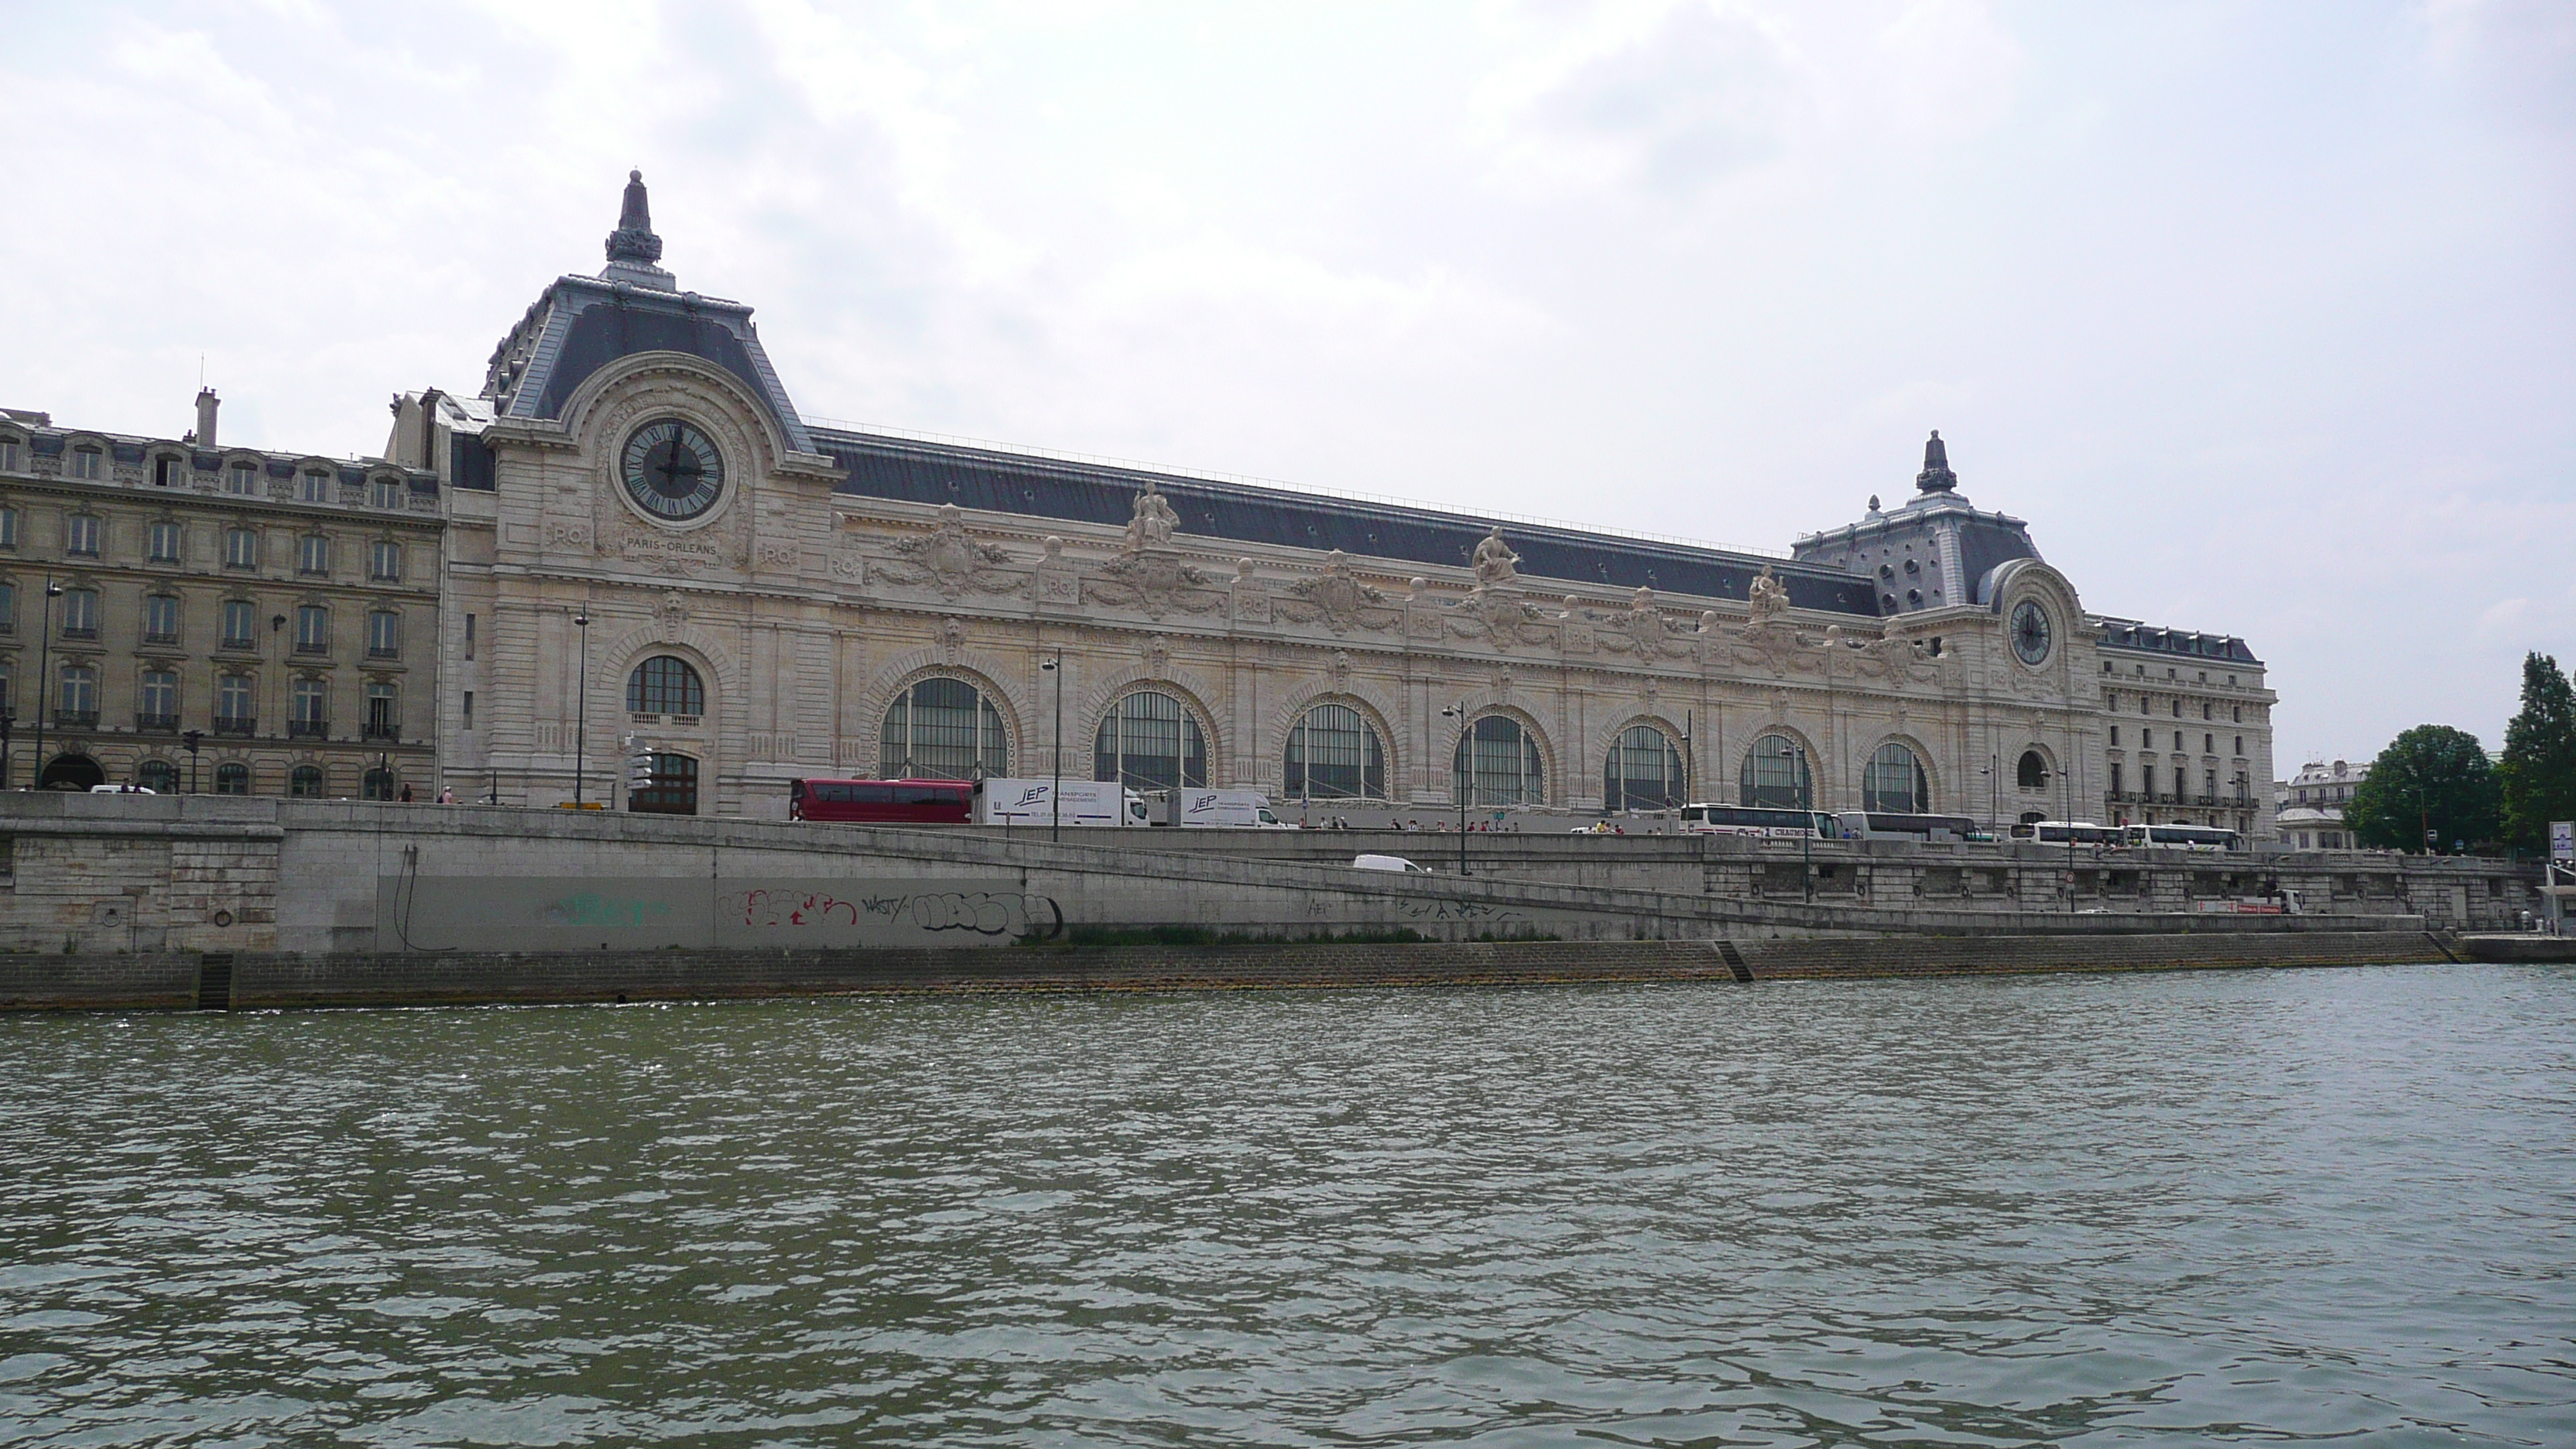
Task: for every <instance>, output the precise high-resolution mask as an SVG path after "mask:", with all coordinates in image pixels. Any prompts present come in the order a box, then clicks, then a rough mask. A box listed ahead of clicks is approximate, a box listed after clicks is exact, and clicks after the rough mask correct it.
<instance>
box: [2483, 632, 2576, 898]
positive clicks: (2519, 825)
mask: <svg viewBox="0 0 2576 1449" xmlns="http://www.w3.org/2000/svg"><path fill="white" fill-rule="evenodd" d="M2496 781H2497V783H2498V784H2499V785H2500V786H2501V787H2502V790H2503V796H2504V843H2505V844H2507V845H2516V846H2520V847H2522V848H2523V849H2525V850H2530V851H2543V850H2547V849H2548V848H2549V822H2550V821H2552V820H2576V688H2571V687H2570V685H2569V682H2568V678H2567V675H2566V674H2565V673H2564V672H2562V671H2561V670H2560V669H2559V667H2558V661H2557V660H2555V659H2552V658H2550V657H2549V656H2548V655H2546V654H2533V655H2531V656H2530V657H2529V658H2526V659H2524V660H2523V661H2522V712H2521V713H2520V714H2517V715H2515V716H2514V717H2513V723H2511V724H2509V725H2506V726H2505V727H2504V759H2503V761H2502V762H2501V763H2500V764H2498V765H2497V766H2496Z"/></svg>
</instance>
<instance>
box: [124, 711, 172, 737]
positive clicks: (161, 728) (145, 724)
mask: <svg viewBox="0 0 2576 1449" xmlns="http://www.w3.org/2000/svg"><path fill="white" fill-rule="evenodd" d="M134 727H135V728H136V729H138V730H141V731H142V732H143V733H145V734H147V735H175V734H177V733H178V732H179V717H178V716H177V715H175V714H146V713H144V712H143V711H141V710H137V711H135V713H134Z"/></svg>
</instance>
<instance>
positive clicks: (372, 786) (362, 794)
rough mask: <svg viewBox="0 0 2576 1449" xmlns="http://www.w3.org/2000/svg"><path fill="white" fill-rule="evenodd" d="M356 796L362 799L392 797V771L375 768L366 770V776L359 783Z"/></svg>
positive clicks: (388, 798)
mask: <svg viewBox="0 0 2576 1449" xmlns="http://www.w3.org/2000/svg"><path fill="white" fill-rule="evenodd" d="M358 797H359V798H360V799H362V800H390V799H392V798H394V772H393V771H391V770H377V769H371V770H369V771H367V774H366V778H365V779H364V780H362V781H361V782H360V783H359V786H358Z"/></svg>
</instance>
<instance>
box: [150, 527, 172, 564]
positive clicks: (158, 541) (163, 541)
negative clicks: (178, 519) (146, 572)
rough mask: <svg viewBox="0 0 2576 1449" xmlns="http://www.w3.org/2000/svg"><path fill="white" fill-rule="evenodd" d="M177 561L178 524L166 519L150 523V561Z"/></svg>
mask: <svg viewBox="0 0 2576 1449" xmlns="http://www.w3.org/2000/svg"><path fill="white" fill-rule="evenodd" d="M178 561H179V525H178V524H176V523H173V522H170V521H169V520H167V519H164V520H162V521H161V522H159V523H156V524H154V525H152V562H154V563H177V562H178Z"/></svg>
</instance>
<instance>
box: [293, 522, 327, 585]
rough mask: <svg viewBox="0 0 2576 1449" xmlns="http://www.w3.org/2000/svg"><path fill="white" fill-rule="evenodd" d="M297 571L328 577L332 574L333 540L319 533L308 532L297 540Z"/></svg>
mask: <svg viewBox="0 0 2576 1449" xmlns="http://www.w3.org/2000/svg"><path fill="white" fill-rule="evenodd" d="M295 571H296V572H297V573H299V574H312V575H315V576H317V577H322V578H328V577H330V574H331V540H330V539H329V538H328V537H327V536H325V535H323V534H319V533H308V534H306V535H304V536H303V537H302V538H299V539H297V540H296V541H295Z"/></svg>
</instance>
